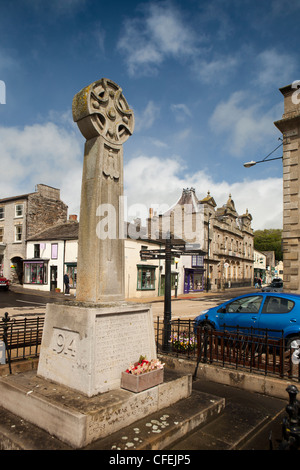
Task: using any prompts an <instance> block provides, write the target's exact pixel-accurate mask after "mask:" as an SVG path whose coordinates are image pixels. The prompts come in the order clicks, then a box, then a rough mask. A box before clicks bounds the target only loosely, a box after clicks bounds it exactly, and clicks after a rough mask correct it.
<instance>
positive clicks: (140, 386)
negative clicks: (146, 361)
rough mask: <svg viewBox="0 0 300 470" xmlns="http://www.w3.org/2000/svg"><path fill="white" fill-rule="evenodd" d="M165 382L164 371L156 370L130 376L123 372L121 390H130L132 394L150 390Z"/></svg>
mask: <svg viewBox="0 0 300 470" xmlns="http://www.w3.org/2000/svg"><path fill="white" fill-rule="evenodd" d="M163 381H164V369H155V370H151V371H150V372H145V373H143V374H138V375H134V374H128V372H122V376H121V388H125V390H129V391H130V392H135V393H138V392H142V391H143V390H147V389H148V388H152V387H155V386H156V385H159V384H161V383H162V382H163Z"/></svg>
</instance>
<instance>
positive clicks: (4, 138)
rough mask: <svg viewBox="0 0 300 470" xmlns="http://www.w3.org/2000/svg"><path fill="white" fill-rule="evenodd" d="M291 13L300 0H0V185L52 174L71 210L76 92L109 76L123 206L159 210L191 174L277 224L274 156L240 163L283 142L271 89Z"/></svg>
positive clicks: (265, 223)
mask: <svg viewBox="0 0 300 470" xmlns="http://www.w3.org/2000/svg"><path fill="white" fill-rule="evenodd" d="M299 19H300V1H299V0H290V1H289V2H286V1H282V0H261V1H255V0H249V1H248V0H226V1H224V0H197V1H196V0H184V1H179V0H174V1H146V2H142V1H141V2H140V1H130V0H128V1H126V2H125V1H114V2H107V1H102V0H98V1H96V0H52V1H48V2H46V1H44V0H9V1H4V0H0V80H2V81H3V82H4V83H5V86H6V94H5V97H6V100H5V104H3V103H1V104H0V158H1V168H2V172H1V175H2V178H1V183H0V198H1V197H7V196H11V195H16V194H22V193H27V192H32V191H34V188H35V185H36V184H37V183H44V184H49V185H51V186H55V187H59V188H60V189H61V197H62V199H63V200H64V202H65V203H66V204H68V206H69V213H77V214H79V204H80V189H81V174H82V160H83V147H84V138H83V137H82V135H81V134H80V132H79V130H78V128H77V126H76V124H74V123H73V120H72V113H71V107H72V100H73V97H74V95H75V94H76V93H77V92H78V91H80V90H81V89H82V88H84V87H85V86H87V85H89V84H90V83H92V82H94V81H96V80H99V79H100V78H103V77H105V78H109V79H111V80H113V81H114V82H116V83H117V84H118V85H119V86H120V87H121V88H122V89H123V93H124V96H125V98H126V99H127V101H128V103H129V105H130V107H131V108H132V109H133V110H134V114H135V121H136V126H135V131H134V133H133V135H132V137H131V138H130V139H129V140H128V141H127V142H126V143H125V144H124V176H125V194H126V195H127V197H128V206H129V207H130V208H131V209H132V208H133V206H134V204H144V205H145V206H147V208H149V207H150V206H152V207H154V209H156V208H158V210H159V208H160V207H161V206H162V205H173V204H174V203H175V202H176V200H177V199H178V198H179V197H180V195H181V192H182V189H183V188H187V187H194V188H195V190H196V194H197V196H198V198H199V199H201V198H203V197H205V195H206V194H207V191H210V193H211V194H212V195H213V196H214V198H215V200H216V202H217V204H218V205H219V206H221V205H223V204H224V203H225V202H226V201H227V199H228V196H229V194H230V193H231V194H232V198H233V200H234V201H235V205H236V208H237V211H238V212H239V213H244V212H245V211H246V209H248V210H249V212H250V213H251V214H252V216H253V227H254V229H261V228H280V227H281V226H282V164H281V161H280V160H277V161H275V162H270V163H266V164H261V165H256V166H255V167H253V168H250V169H246V168H244V167H243V163H244V162H246V161H249V160H261V159H263V158H264V157H265V156H266V155H267V154H268V153H269V152H271V151H272V150H273V149H274V148H275V147H276V146H277V145H278V143H280V142H278V138H279V137H280V136H281V134H280V132H279V131H278V130H277V129H276V127H275V126H274V124H273V123H274V121H276V120H278V119H280V118H281V116H282V113H283V97H282V95H281V93H280V92H279V88H280V87H282V86H285V85H288V84H290V83H292V82H293V81H295V80H298V79H300V70H299V67H300V61H299V48H298V47H297V44H298V40H299ZM280 155H281V149H279V150H278V151H277V152H276V153H275V154H274V155H273V156H280ZM132 210H133V209H132ZM137 215H139V214H137Z"/></svg>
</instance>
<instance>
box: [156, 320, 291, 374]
mask: <svg viewBox="0 0 300 470" xmlns="http://www.w3.org/2000/svg"><path fill="white" fill-rule="evenodd" d="M155 327H156V344H157V352H158V353H165V354H171V355H175V356H177V357H179V356H180V357H186V358H189V359H192V360H195V361H196V368H195V375H196V373H197V369H198V365H199V364H200V363H209V364H216V365H221V366H222V367H230V368H235V369H238V370H241V369H243V370H247V371H249V372H257V373H263V374H264V375H272V376H276V377H280V378H286V379H289V380H290V379H293V380H297V381H300V360H295V354H294V351H295V349H292V348H287V342H286V340H285V339H284V337H283V332H282V331H279V330H271V329H258V328H255V329H254V328H242V327H239V326H236V327H232V326H231V327H227V326H226V325H223V326H222V331H216V330H213V329H212V328H210V327H209V325H203V326H198V327H195V324H194V321H193V320H181V319H178V320H175V321H174V320H173V321H172V322H171V326H170V336H169V341H168V344H167V345H166V342H165V341H164V340H163V338H164V333H163V331H164V324H163V322H162V321H161V320H159V318H158V319H157V321H156V324H155ZM274 334H276V338H274ZM299 352H300V349H299ZM299 357H300V354H299Z"/></svg>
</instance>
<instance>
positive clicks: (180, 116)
mask: <svg viewBox="0 0 300 470" xmlns="http://www.w3.org/2000/svg"><path fill="white" fill-rule="evenodd" d="M170 108H171V111H172V112H173V113H174V114H175V119H176V121H178V122H182V121H184V120H185V119H186V118H187V117H192V113H191V110H190V108H189V107H188V106H187V105H186V104H184V103H178V104H171V106H170Z"/></svg>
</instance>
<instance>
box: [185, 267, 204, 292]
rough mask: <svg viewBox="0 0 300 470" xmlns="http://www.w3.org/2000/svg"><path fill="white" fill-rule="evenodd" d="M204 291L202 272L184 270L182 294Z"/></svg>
mask: <svg viewBox="0 0 300 470" xmlns="http://www.w3.org/2000/svg"><path fill="white" fill-rule="evenodd" d="M203 290H204V270H194V269H185V272H184V293H185V294H188V293H189V292H201V291H203Z"/></svg>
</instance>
